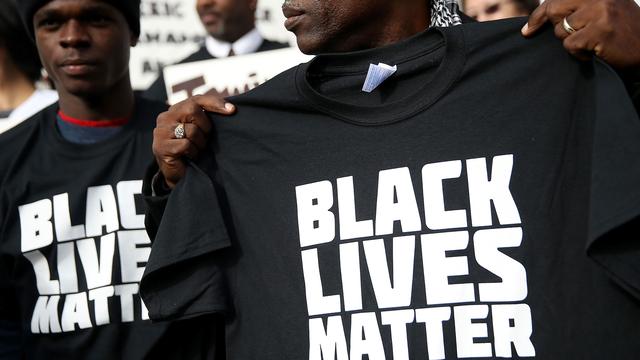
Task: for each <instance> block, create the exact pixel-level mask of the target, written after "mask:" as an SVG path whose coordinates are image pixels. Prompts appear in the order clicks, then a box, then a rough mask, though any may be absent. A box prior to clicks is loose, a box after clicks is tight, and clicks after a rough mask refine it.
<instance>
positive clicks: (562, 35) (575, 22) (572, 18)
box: [553, 10, 587, 40]
mask: <svg viewBox="0 0 640 360" xmlns="http://www.w3.org/2000/svg"><path fill="white" fill-rule="evenodd" d="M565 19H566V22H567V24H568V25H569V27H570V28H572V29H574V30H576V31H578V30H580V29H582V28H584V27H585V26H586V23H587V20H586V18H585V16H584V10H577V11H576V12H574V13H571V14H570V15H569V16H567V17H566V18H562V20H561V21H559V22H558V23H556V24H555V26H554V29H553V31H554V33H555V35H556V37H557V38H559V39H561V40H564V39H566V38H567V37H569V36H570V35H572V34H574V33H575V32H570V31H568V30H567V29H565V24H564V22H565Z"/></svg>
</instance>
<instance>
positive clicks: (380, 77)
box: [362, 63, 398, 93]
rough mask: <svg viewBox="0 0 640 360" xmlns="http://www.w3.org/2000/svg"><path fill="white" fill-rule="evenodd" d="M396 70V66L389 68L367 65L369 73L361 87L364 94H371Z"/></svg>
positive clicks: (381, 65)
mask: <svg viewBox="0 0 640 360" xmlns="http://www.w3.org/2000/svg"><path fill="white" fill-rule="evenodd" d="M397 70H398V66H397V65H394V66H389V65H387V64H383V63H378V65H373V64H370V65H369V72H368V73H367V78H366V79H365V80H364V85H363V86H362V91H364V92H368V93H370V92H372V91H373V90H375V88H377V87H378V86H380V84H382V83H383V82H384V81H385V80H387V79H388V78H389V76H391V75H393V74H394V73H395V72H396V71H397Z"/></svg>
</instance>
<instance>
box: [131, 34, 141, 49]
mask: <svg viewBox="0 0 640 360" xmlns="http://www.w3.org/2000/svg"><path fill="white" fill-rule="evenodd" d="M138 39H139V38H138V37H137V36H135V35H134V34H131V37H130V38H129V46H131V47H135V46H136V45H138Z"/></svg>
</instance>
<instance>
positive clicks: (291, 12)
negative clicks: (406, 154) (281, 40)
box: [282, 4, 304, 30]
mask: <svg viewBox="0 0 640 360" xmlns="http://www.w3.org/2000/svg"><path fill="white" fill-rule="evenodd" d="M282 13H283V14H284V16H285V17H286V18H287V20H285V22H284V27H285V28H287V30H291V29H293V28H294V27H295V26H296V24H297V23H298V22H299V21H300V19H301V18H302V16H303V15H304V11H303V10H301V9H297V8H294V7H291V6H288V5H286V4H285V5H283V6H282Z"/></svg>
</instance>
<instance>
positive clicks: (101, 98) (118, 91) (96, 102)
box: [58, 76, 134, 121]
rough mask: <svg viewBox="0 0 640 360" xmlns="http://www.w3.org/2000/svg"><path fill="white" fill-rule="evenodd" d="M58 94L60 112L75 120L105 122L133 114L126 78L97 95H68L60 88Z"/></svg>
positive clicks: (131, 99)
mask: <svg viewBox="0 0 640 360" xmlns="http://www.w3.org/2000/svg"><path fill="white" fill-rule="evenodd" d="M58 94H59V96H60V99H59V104H60V110H62V112H63V113H64V114H65V115H67V116H70V117H72V118H76V119H82V120H88V121H105V120H112V119H121V118H126V117H129V116H131V114H132V112H133V107H134V96H133V89H132V88H131V84H130V82H129V77H128V76H126V81H122V82H121V83H119V84H117V85H115V86H113V87H111V88H110V89H108V90H107V91H104V92H100V93H98V94H91V95H85V94H81V95H77V94H70V93H69V92H66V91H64V89H61V88H59V90H58Z"/></svg>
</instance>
